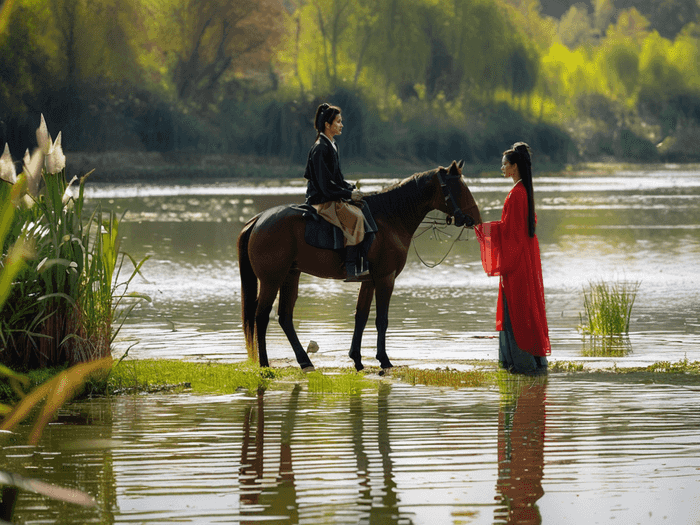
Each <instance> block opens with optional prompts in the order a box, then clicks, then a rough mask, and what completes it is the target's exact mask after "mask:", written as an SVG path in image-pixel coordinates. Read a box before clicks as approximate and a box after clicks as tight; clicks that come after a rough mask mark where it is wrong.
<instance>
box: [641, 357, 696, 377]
mask: <svg viewBox="0 0 700 525" xmlns="http://www.w3.org/2000/svg"><path fill="white" fill-rule="evenodd" d="M646 371H648V372H664V373H671V374H700V361H688V358H685V359H683V360H681V361H678V362H677V363H671V362H669V361H659V362H658V363H653V364H651V365H649V366H648V367H647V368H646Z"/></svg>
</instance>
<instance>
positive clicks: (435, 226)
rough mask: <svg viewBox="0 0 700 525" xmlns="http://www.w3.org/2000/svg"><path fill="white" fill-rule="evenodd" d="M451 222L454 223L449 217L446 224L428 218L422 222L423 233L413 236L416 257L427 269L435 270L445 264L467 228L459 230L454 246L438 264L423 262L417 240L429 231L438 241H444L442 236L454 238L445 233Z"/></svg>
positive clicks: (452, 245) (453, 242)
mask: <svg viewBox="0 0 700 525" xmlns="http://www.w3.org/2000/svg"><path fill="white" fill-rule="evenodd" d="M451 222H452V221H451V220H450V217H449V216H448V217H447V220H446V221H445V222H440V221H438V220H437V219H434V218H431V217H430V218H428V220H425V219H424V220H422V221H421V226H423V225H425V228H424V229H423V231H421V232H420V233H418V234H414V235H413V238H412V239H411V241H412V243H413V250H414V251H415V253H416V257H418V260H419V261H420V262H421V263H423V265H425V266H426V267H427V268H435V267H436V266H439V265H440V264H442V263H443V262H445V259H447V256H448V255H449V254H450V252H451V251H452V248H453V247H454V245H455V243H456V242H457V241H459V240H460V238H461V237H462V233H463V232H464V231H465V230H466V228H461V229H460V230H459V235H457V237H455V238H454V239H453V240H452V244H450V247H449V248H448V249H447V252H446V253H445V255H444V256H443V257H442V259H440V260H439V261H438V262H436V263H427V262H425V261H424V260H423V258H422V257H421V256H420V254H419V253H418V248H417V247H416V239H417V238H418V237H420V236H422V235H423V234H424V233H426V232H428V231H430V232H432V233H433V234H434V235H435V238H436V239H437V240H438V241H441V240H442V239H441V238H440V236H445V237H453V235H451V234H449V233H447V232H446V231H444V230H445V227H446V226H449V225H450V224H451ZM441 225H442V226H443V227H442V228H440V227H439V226H441ZM464 240H468V239H464Z"/></svg>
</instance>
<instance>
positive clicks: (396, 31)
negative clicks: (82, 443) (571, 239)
mask: <svg viewBox="0 0 700 525" xmlns="http://www.w3.org/2000/svg"><path fill="white" fill-rule="evenodd" d="M10 7H11V8H12V9H10ZM0 9H1V13H2V14H0V17H1V18H0V22H1V23H0V28H2V27H3V26H4V27H5V29H4V30H3V31H0V71H2V72H3V73H2V84H1V85H0V112H1V113H0V144H1V143H4V142H7V143H8V144H9V146H10V149H11V152H12V155H13V157H14V158H21V157H22V155H23V153H24V151H23V150H24V148H26V147H27V145H29V144H33V143H35V138H34V130H35V129H36V125H37V122H38V121H39V114H40V113H43V114H44V115H45V117H46V120H47V123H48V125H49V129H50V130H51V132H52V133H54V134H55V133H57V132H58V131H62V137H63V146H64V149H65V150H66V151H69V152H70V151H90V152H101V151H122V150H126V151H158V152H174V151H187V152H191V153H208V154H211V153H225V154H241V155H254V156H259V157H274V158H278V159H283V160H285V161H289V162H293V163H303V162H304V160H305V156H306V154H307V152H308V149H309V147H310V145H311V143H312V142H313V140H314V137H315V133H314V130H313V125H312V119H313V114H314V111H315V109H316V106H317V105H318V104H319V103H320V102H323V101H328V102H330V103H333V104H336V105H339V106H340V107H341V108H342V109H343V113H344V121H345V124H346V127H345V130H344V133H343V136H342V138H341V139H340V140H342V150H341V152H342V155H343V156H344V158H345V159H354V160H358V161H365V162H367V163H374V162H376V163H381V162H384V161H388V160H392V159H405V160H408V161H420V162H423V161H429V162H438V163H442V162H449V161H450V160H452V159H457V158H460V159H464V160H465V161H466V162H468V163H484V162H489V163H493V162H494V159H497V158H498V157H499V156H500V153H501V152H502V151H503V149H504V148H505V147H506V146H508V145H510V144H511V143H512V142H514V141H516V140H525V141H527V142H528V143H529V144H530V145H531V146H532V147H533V149H534V150H535V151H536V152H537V153H538V155H541V157H540V158H544V159H546V160H548V161H550V162H553V163H562V164H563V163H568V162H577V161H581V160H584V161H595V160H625V161H638V162H657V161H697V160H700V152H698V151H697V150H696V148H695V147H694V144H695V143H697V141H698V140H699V139H700V27H699V26H698V25H696V23H697V19H698V12H699V10H700V9H699V8H698V4H697V3H696V2H695V1H694V0H692V1H691V0H637V1H634V0H596V1H595V2H590V3H588V4H587V3H573V2H571V3H570V4H567V3H562V2H552V1H549V0H548V1H545V0H542V3H540V1H539V0H520V1H518V2H514V1H512V0H454V1H453V2H434V1H431V0H328V1H327V2H315V1H309V2H306V1H301V0H299V1H292V0H238V1H237V2H230V1H228V0H166V1H165V2H154V1H152V0H94V1H92V2H87V1H85V0H53V1H52V2H48V3H43V2H40V3H35V4H30V3H22V2H9V1H7V0H6V1H5V2H0Z"/></svg>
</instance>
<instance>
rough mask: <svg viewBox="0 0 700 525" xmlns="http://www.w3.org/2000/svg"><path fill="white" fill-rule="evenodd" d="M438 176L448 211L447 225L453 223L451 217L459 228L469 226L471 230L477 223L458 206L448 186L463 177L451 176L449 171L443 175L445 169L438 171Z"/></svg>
mask: <svg viewBox="0 0 700 525" xmlns="http://www.w3.org/2000/svg"><path fill="white" fill-rule="evenodd" d="M437 176H438V182H440V188H441V189H442V196H443V197H444V198H445V205H446V206H447V210H448V213H447V215H448V218H447V224H450V222H451V219H450V217H454V223H455V226H457V227H460V226H467V227H469V228H471V227H472V226H474V225H475V224H476V222H475V221H474V219H472V218H471V217H469V216H468V215H466V214H465V213H464V212H463V211H462V210H461V208H460V207H459V206H458V205H457V200H456V199H455V196H454V195H453V194H452V191H451V190H450V187H449V186H448V182H450V181H453V180H457V179H459V178H460V177H461V175H450V172H449V171H447V170H445V174H444V175H443V169H442V168H441V169H439V170H438V172H437ZM450 210H451V211H450Z"/></svg>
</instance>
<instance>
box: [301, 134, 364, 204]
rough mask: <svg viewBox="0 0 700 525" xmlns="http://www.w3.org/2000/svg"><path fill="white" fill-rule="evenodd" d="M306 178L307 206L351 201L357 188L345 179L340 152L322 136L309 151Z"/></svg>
mask: <svg viewBox="0 0 700 525" xmlns="http://www.w3.org/2000/svg"><path fill="white" fill-rule="evenodd" d="M304 178H305V179H307V180H308V182H307V184H306V203H307V204H321V203H324V202H328V201H338V200H341V199H346V200H350V197H351V195H352V190H353V189H354V188H355V187H354V186H353V185H352V184H350V183H348V182H347V181H346V180H345V177H343V173H342V172H341V171H340V156H339V155H338V151H337V150H336V149H335V147H334V146H333V144H332V143H331V141H330V139H329V138H328V137H326V136H325V135H321V136H320V137H319V138H318V140H317V141H316V142H315V143H314V145H313V146H312V147H311V150H310V151H309V158H308V159H307V161H306V170H305V171H304Z"/></svg>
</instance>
